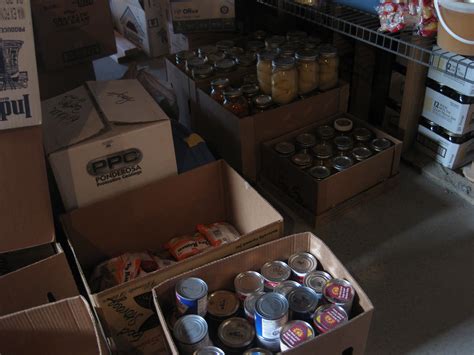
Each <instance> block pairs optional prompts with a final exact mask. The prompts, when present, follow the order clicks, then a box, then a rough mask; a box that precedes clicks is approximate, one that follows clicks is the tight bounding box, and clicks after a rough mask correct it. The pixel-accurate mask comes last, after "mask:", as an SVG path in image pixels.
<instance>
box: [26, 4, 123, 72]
mask: <svg viewBox="0 0 474 355" xmlns="http://www.w3.org/2000/svg"><path fill="white" fill-rule="evenodd" d="M31 8H32V12H33V19H34V22H35V36H36V39H37V43H36V45H37V46H36V49H37V51H38V52H39V54H40V58H41V61H42V63H43V65H44V66H45V67H46V68H47V69H58V68H62V67H65V66H69V65H73V64H78V63H85V62H90V61H92V60H94V59H98V58H102V57H106V56H108V55H110V54H113V53H115V52H116V47H115V37H114V29H113V23H112V17H111V15H110V8H109V5H108V2H107V1H104V0H82V1H75V0H31Z"/></svg>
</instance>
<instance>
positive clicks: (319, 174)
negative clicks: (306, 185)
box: [309, 165, 331, 180]
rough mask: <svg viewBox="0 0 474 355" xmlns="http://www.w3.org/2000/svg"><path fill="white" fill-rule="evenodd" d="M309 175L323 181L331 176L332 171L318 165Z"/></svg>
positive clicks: (310, 170)
mask: <svg viewBox="0 0 474 355" xmlns="http://www.w3.org/2000/svg"><path fill="white" fill-rule="evenodd" d="M309 174H310V175H311V176H312V177H313V178H315V179H316V180H323V179H325V178H327V177H329V175H331V171H330V170H329V169H328V168H327V167H325V166H324V165H316V166H313V167H312V168H311V169H309Z"/></svg>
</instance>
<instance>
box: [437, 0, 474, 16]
mask: <svg viewBox="0 0 474 355" xmlns="http://www.w3.org/2000/svg"><path fill="white" fill-rule="evenodd" d="M439 4H440V5H441V6H442V7H444V8H446V9H448V10H451V11H455V12H462V13H466V14H474V1H473V0H439Z"/></svg>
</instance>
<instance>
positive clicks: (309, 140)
mask: <svg viewBox="0 0 474 355" xmlns="http://www.w3.org/2000/svg"><path fill="white" fill-rule="evenodd" d="M295 140H296V144H298V146H299V147H300V148H302V149H307V148H311V147H313V146H314V145H315V144H316V137H315V136H314V134H311V133H301V134H299V135H297V136H296V139H295Z"/></svg>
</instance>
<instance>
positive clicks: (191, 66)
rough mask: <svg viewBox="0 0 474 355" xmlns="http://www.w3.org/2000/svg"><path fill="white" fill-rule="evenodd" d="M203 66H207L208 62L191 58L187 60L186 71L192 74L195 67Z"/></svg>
mask: <svg viewBox="0 0 474 355" xmlns="http://www.w3.org/2000/svg"><path fill="white" fill-rule="evenodd" d="M203 64H206V61H205V60H204V59H203V58H199V57H191V58H189V59H187V60H186V71H187V72H188V73H190V74H191V73H192V72H193V69H194V68H195V67H197V66H200V65H203Z"/></svg>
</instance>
